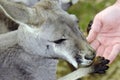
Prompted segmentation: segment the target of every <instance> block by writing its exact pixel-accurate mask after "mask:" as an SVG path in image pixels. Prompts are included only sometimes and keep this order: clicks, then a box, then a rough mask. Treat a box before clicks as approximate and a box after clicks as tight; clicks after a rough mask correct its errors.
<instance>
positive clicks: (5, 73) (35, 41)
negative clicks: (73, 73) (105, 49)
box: [0, 0, 108, 80]
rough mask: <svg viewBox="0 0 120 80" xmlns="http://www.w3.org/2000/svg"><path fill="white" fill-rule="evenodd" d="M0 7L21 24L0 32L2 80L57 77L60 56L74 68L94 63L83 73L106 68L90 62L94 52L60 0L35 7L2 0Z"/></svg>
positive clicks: (45, 1)
mask: <svg viewBox="0 0 120 80" xmlns="http://www.w3.org/2000/svg"><path fill="white" fill-rule="evenodd" d="M0 8H1V10H2V11H3V12H4V14H5V15H6V16H7V17H8V18H9V19H11V20H12V21H14V22H15V23H16V24H19V27H18V29H17V30H14V31H11V32H7V33H4V34H1V35H0V80H56V76H55V75H56V66H57V62H58V59H64V60H66V61H68V62H69V63H70V64H72V65H73V66H74V67H75V68H78V67H79V66H91V67H89V68H88V70H87V71H88V72H86V71H85V72H84V74H87V73H91V72H99V71H100V72H101V71H104V70H106V69H107V67H106V66H102V69H100V70H98V68H97V67H96V66H94V65H91V64H92V63H93V59H94V58H95V51H94V50H93V49H92V48H91V47H90V45H89V44H88V43H87V41H86V39H85V37H84V36H83V35H82V33H81V32H80V31H79V29H78V24H77V20H75V19H73V16H71V15H70V14H68V13H67V12H66V11H64V10H63V9H62V8H61V6H60V5H59V1H58V0H41V1H40V2H38V3H36V4H35V5H34V6H33V7H28V6H26V5H24V4H20V3H14V2H9V1H6V0H0ZM4 26H5V25H4ZM102 60H103V59H102ZM107 63H108V61H107V62H105V64H107ZM94 68H97V69H94ZM82 70H86V68H83V69H82ZM84 74H81V75H84ZM61 79H62V78H61ZM62 80H67V79H65V78H64V79H62Z"/></svg>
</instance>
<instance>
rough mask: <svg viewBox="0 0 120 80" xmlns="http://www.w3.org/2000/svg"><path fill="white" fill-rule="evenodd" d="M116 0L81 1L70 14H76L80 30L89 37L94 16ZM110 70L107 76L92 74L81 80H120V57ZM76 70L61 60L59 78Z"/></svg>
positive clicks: (73, 7) (71, 9)
mask: <svg viewBox="0 0 120 80" xmlns="http://www.w3.org/2000/svg"><path fill="white" fill-rule="evenodd" d="M115 1H116V0H79V2H78V3H77V4H75V5H73V6H72V7H71V8H70V9H69V10H68V12H69V13H70V14H75V15H76V16H77V17H78V19H79V20H80V22H79V27H80V30H81V31H82V32H83V33H84V34H85V35H86V36H87V34H86V29H87V26H88V23H89V21H90V20H92V19H94V16H95V15H96V14H97V13H98V12H100V11H101V10H103V9H105V8H106V7H108V6H110V5H112V4H114V3H115ZM109 66H110V68H109V70H108V71H107V73H106V74H102V75H101V74H94V75H93V74H90V75H87V76H85V77H83V78H81V79H80V80H120V79H119V76H120V56H118V57H117V59H116V60H115V61H114V62H113V63H112V64H110V65H109ZM73 70H74V68H73V67H72V66H71V65H70V64H68V63H67V62H65V61H62V60H60V61H59V64H58V71H57V77H58V78H60V77H62V76H64V75H66V74H68V73H70V72H72V71H73Z"/></svg>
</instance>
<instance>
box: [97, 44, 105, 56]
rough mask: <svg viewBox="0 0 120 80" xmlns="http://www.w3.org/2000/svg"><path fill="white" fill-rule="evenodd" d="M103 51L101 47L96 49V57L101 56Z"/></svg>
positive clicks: (103, 48)
mask: <svg viewBox="0 0 120 80" xmlns="http://www.w3.org/2000/svg"><path fill="white" fill-rule="evenodd" d="M104 51H105V47H104V46H103V45H101V46H100V47H99V48H98V49H97V56H102V55H103V53H104Z"/></svg>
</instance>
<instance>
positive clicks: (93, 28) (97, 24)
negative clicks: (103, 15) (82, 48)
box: [87, 16, 102, 43]
mask: <svg viewBox="0 0 120 80" xmlns="http://www.w3.org/2000/svg"><path fill="white" fill-rule="evenodd" d="M101 26H102V24H101V21H100V19H99V18H98V17H97V16H96V17H95V19H94V21H93V25H92V26H91V30H90V32H89V34H88V37H87V40H88V42H90V43H91V42H92V41H93V40H95V39H96V37H97V35H98V33H99V32H100V29H101Z"/></svg>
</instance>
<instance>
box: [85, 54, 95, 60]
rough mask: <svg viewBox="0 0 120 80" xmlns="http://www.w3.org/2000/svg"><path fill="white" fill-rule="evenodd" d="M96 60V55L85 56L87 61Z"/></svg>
mask: <svg viewBox="0 0 120 80" xmlns="http://www.w3.org/2000/svg"><path fill="white" fill-rule="evenodd" d="M94 58H95V54H93V55H88V54H87V55H85V59H87V60H93V59H94Z"/></svg>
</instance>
